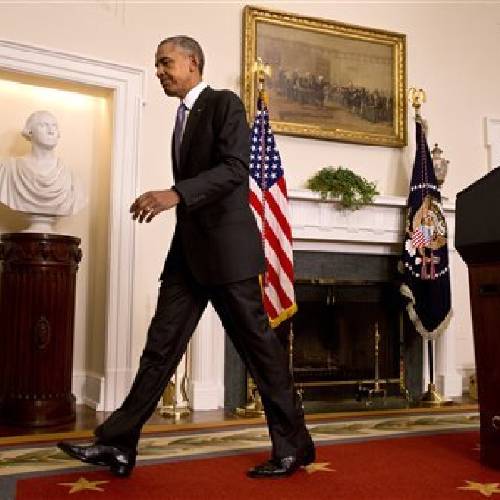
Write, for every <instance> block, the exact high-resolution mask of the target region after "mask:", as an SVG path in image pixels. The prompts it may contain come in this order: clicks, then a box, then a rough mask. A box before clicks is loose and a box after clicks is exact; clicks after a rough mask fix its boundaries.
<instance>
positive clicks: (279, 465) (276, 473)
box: [247, 445, 316, 479]
mask: <svg viewBox="0 0 500 500" xmlns="http://www.w3.org/2000/svg"><path fill="white" fill-rule="evenodd" d="M315 458H316V451H315V449H314V446H313V445H312V446H309V447H308V448H307V449H306V450H305V451H304V453H302V454H300V455H297V456H296V457H294V456H289V457H284V458H279V459H278V458H273V459H271V460H269V461H268V462H265V463H263V464H260V465H256V466H255V467H253V468H252V469H250V470H249V471H248V472H247V476H248V477H252V478H256V479H264V478H280V477H288V476H291V475H292V474H293V473H294V472H295V471H296V470H297V469H298V468H299V467H301V466H305V465H309V464H311V463H313V462H314V460H315Z"/></svg>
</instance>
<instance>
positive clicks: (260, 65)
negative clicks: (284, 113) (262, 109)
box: [252, 57, 271, 102]
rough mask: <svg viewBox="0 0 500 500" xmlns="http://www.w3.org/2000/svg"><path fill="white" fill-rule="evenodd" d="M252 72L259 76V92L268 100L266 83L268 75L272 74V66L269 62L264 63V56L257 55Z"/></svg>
mask: <svg viewBox="0 0 500 500" xmlns="http://www.w3.org/2000/svg"><path fill="white" fill-rule="evenodd" d="M252 72H253V73H255V74H256V76H257V88H258V90H259V94H260V96H261V97H262V98H263V99H264V100H265V101H266V102H267V96H266V93H265V89H264V84H265V81H266V76H271V66H270V65H269V64H264V61H263V60H262V57H257V60H256V61H255V62H254V63H253V67H252Z"/></svg>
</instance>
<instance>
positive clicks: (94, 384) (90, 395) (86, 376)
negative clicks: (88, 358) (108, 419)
mask: <svg viewBox="0 0 500 500" xmlns="http://www.w3.org/2000/svg"><path fill="white" fill-rule="evenodd" d="M72 392H73V394H74V395H75V397H76V404H84V405H86V406H90V407H91V408H93V409H94V410H96V411H103V410H104V405H103V395H104V377H103V376H102V375H99V374H97V373H93V372H85V371H74V372H73V387H72Z"/></svg>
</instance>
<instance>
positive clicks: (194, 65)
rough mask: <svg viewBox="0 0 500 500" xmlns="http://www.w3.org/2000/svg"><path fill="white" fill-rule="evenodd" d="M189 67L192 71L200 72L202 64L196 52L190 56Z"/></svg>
mask: <svg viewBox="0 0 500 500" xmlns="http://www.w3.org/2000/svg"><path fill="white" fill-rule="evenodd" d="M189 68H190V70H191V71H192V72H195V71H198V73H199V72H200V64H199V61H198V59H197V58H196V56H195V55H194V54H191V55H190V56H189Z"/></svg>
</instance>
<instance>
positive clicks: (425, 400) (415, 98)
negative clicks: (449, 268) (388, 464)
mask: <svg viewBox="0 0 500 500" xmlns="http://www.w3.org/2000/svg"><path fill="white" fill-rule="evenodd" d="M408 95H409V98H410V102H411V105H412V106H413V108H414V110H415V121H416V122H419V123H421V124H422V127H423V128H424V130H426V129H427V123H426V121H425V120H424V119H423V118H422V115H421V114H420V108H421V107H422V104H423V103H424V102H425V101H426V100H427V95H426V93H425V91H424V90H423V89H417V88H415V87H411V88H410V89H409V91H408ZM427 356H428V368H427V369H428V372H429V383H428V385H427V390H426V391H425V392H424V393H423V394H422V395H421V396H420V398H419V400H418V402H419V404H420V405H421V406H426V407H431V406H432V407H435V406H445V405H450V404H453V401H451V400H447V399H445V398H444V396H442V395H441V394H440V393H439V392H438V390H437V387H436V384H435V381H434V340H432V339H428V340H427Z"/></svg>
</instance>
